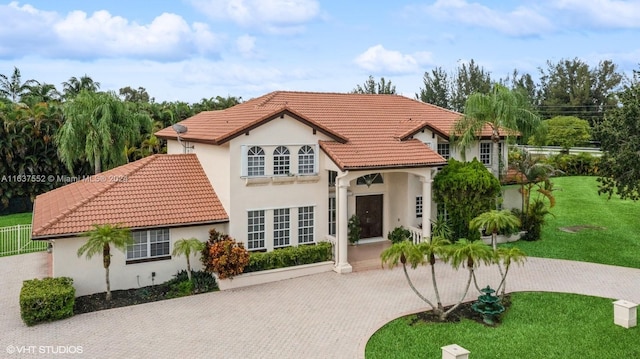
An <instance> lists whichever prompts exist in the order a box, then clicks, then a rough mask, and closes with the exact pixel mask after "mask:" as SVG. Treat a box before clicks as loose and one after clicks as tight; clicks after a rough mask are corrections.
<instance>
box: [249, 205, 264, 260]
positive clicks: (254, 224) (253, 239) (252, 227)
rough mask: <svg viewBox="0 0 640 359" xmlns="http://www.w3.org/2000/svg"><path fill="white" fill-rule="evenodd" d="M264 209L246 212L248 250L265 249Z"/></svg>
mask: <svg viewBox="0 0 640 359" xmlns="http://www.w3.org/2000/svg"><path fill="white" fill-rule="evenodd" d="M265 243H266V241H265V211H264V210H263V209H260V210H256V211H248V212H247V249H248V250H250V251H254V250H260V249H266V246H265Z"/></svg>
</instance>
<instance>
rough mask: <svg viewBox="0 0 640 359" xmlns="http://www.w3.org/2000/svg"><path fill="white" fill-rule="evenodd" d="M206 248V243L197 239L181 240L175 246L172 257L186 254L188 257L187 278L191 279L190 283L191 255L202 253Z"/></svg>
mask: <svg viewBox="0 0 640 359" xmlns="http://www.w3.org/2000/svg"><path fill="white" fill-rule="evenodd" d="M204 247H205V244H204V242H201V241H200V240H199V239H197V238H189V239H179V240H177V241H176V243H174V244H173V252H171V255H174V256H180V255H183V254H184V256H185V257H187V277H189V281H191V262H190V260H189V257H190V256H191V253H193V254H198V253H200V252H201V251H202V250H203V249H204Z"/></svg>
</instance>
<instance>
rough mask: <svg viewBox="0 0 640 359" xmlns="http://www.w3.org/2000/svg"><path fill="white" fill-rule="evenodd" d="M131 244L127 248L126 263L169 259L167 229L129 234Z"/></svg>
mask: <svg viewBox="0 0 640 359" xmlns="http://www.w3.org/2000/svg"><path fill="white" fill-rule="evenodd" d="M131 236H132V237H133V243H132V244H130V245H128V246H127V261H135V260H140V259H154V258H156V259H169V258H170V254H169V229H168V228H161V229H151V230H148V231H133V232H131Z"/></svg>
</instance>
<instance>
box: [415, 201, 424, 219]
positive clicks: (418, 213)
mask: <svg viewBox="0 0 640 359" xmlns="http://www.w3.org/2000/svg"><path fill="white" fill-rule="evenodd" d="M422 208H423V207H422V196H416V218H422Z"/></svg>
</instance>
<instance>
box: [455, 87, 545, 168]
mask: <svg viewBox="0 0 640 359" xmlns="http://www.w3.org/2000/svg"><path fill="white" fill-rule="evenodd" d="M527 107H528V105H527V104H526V101H525V97H524V96H523V95H522V94H521V93H520V92H518V91H511V90H509V89H508V88H506V87H504V86H503V85H500V84H495V85H493V88H492V90H491V92H490V93H488V94H484V93H473V94H471V96H469V98H467V101H466V102H465V106H464V115H463V116H462V117H461V118H460V120H458V121H457V122H456V124H455V125H454V129H453V133H452V136H451V137H452V138H453V140H454V143H456V144H457V145H458V146H459V147H460V148H461V150H462V154H463V156H464V153H465V151H466V149H467V148H468V147H469V146H470V145H471V144H473V143H476V142H477V140H478V136H480V133H481V132H482V129H483V128H484V127H485V126H489V127H490V128H491V141H492V143H493V148H492V150H491V156H492V158H491V172H492V173H493V174H494V176H496V177H498V176H499V175H500V173H499V171H500V166H499V163H500V162H499V149H500V148H499V145H498V144H499V143H500V131H506V134H513V135H515V134H517V133H520V134H521V135H522V136H523V137H525V138H528V135H529V134H531V133H532V132H533V130H534V129H535V128H537V127H538V126H539V125H540V118H539V117H538V116H537V115H535V114H534V113H533V112H531V111H530V110H529V109H528V108H527ZM503 133H504V132H503Z"/></svg>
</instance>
